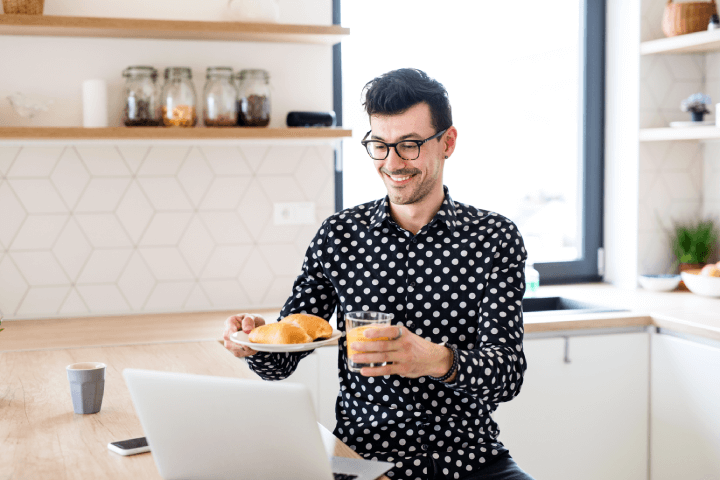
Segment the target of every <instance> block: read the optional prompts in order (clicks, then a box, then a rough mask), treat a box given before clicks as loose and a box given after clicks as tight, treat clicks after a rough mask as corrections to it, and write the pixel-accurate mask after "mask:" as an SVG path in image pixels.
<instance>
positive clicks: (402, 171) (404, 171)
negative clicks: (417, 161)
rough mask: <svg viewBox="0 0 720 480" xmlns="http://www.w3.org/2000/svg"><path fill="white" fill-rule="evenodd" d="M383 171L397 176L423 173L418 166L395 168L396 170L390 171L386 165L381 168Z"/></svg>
mask: <svg viewBox="0 0 720 480" xmlns="http://www.w3.org/2000/svg"><path fill="white" fill-rule="evenodd" d="M380 172H381V173H384V174H385V175H395V176H404V175H415V174H417V173H421V172H420V170H418V169H416V168H402V169H400V170H395V171H394V172H391V171H389V170H388V169H386V168H385V167H383V168H381V169H380Z"/></svg>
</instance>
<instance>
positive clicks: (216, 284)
mask: <svg viewBox="0 0 720 480" xmlns="http://www.w3.org/2000/svg"><path fill="white" fill-rule="evenodd" d="M202 284H203V287H204V289H205V294H206V295H207V296H208V298H209V299H210V303H211V304H212V306H213V307H214V308H217V309H225V308H233V307H234V306H237V305H248V304H250V299H249V298H248V296H247V294H246V293H245V292H244V291H243V289H242V287H241V286H240V283H239V282H238V281H237V280H234V279H233V280H206V281H204V282H203V283H202ZM288 290H289V287H288ZM278 306H280V305H278Z"/></svg>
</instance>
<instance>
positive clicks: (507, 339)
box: [444, 220, 527, 403]
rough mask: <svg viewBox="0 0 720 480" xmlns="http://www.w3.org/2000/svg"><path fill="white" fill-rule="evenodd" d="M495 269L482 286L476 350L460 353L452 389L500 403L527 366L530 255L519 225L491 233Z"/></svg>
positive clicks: (517, 385) (507, 397) (510, 394)
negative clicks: (526, 300) (525, 302)
mask: <svg viewBox="0 0 720 480" xmlns="http://www.w3.org/2000/svg"><path fill="white" fill-rule="evenodd" d="M493 237H494V240H496V242H497V243H496V246H495V248H494V249H493V250H494V258H493V266H492V269H491V271H490V272H488V273H487V274H486V275H485V278H486V281H485V282H484V284H483V283H480V284H479V285H478V289H480V290H481V291H483V292H484V294H483V295H481V297H482V300H481V303H480V308H479V310H478V324H477V342H476V345H477V348H473V349H471V350H461V349H458V357H459V358H458V370H457V375H456V376H455V379H454V380H453V382H448V383H445V384H444V385H446V386H447V387H448V388H451V389H457V390H461V391H464V392H467V393H470V394H472V395H474V396H478V397H481V398H482V399H483V400H484V401H486V402H492V403H500V402H506V401H509V400H511V399H513V398H514V397H515V396H517V394H518V393H520V386H521V385H522V381H523V375H524V373H525V370H526V368H527V365H526V361H525V354H524V352H523V333H524V330H523V312H522V297H523V293H524V292H525V260H526V258H527V253H526V251H525V247H524V245H523V241H522V237H521V236H520V233H519V232H518V230H517V227H516V226H515V225H514V224H513V223H512V222H510V221H507V220H505V221H504V222H503V225H502V226H500V227H499V228H498V230H497V231H496V233H495V234H493Z"/></svg>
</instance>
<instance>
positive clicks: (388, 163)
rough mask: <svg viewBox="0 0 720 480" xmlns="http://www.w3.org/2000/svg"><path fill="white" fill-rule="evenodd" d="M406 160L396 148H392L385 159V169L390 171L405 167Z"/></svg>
mask: <svg viewBox="0 0 720 480" xmlns="http://www.w3.org/2000/svg"><path fill="white" fill-rule="evenodd" d="M405 162H406V160H404V159H403V158H402V157H401V156H400V155H398V153H397V151H396V150H395V149H394V148H391V149H390V151H389V152H388V156H387V158H386V159H385V169H386V170H388V171H390V172H395V171H397V170H400V169H402V168H404V167H405Z"/></svg>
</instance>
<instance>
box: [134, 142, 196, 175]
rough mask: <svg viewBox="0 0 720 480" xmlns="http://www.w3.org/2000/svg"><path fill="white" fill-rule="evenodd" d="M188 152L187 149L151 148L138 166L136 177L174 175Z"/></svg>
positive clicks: (175, 147)
mask: <svg viewBox="0 0 720 480" xmlns="http://www.w3.org/2000/svg"><path fill="white" fill-rule="evenodd" d="M189 151H190V149H189V148H188V147H179V146H164V145H163V146H153V147H151V148H150V151H149V152H148V153H147V155H146V156H145V159H144V160H143V162H142V164H141V165H140V168H139V169H138V175H139V176H155V175H175V174H176V173H177V172H178V170H180V166H181V165H182V163H183V160H185V157H186V156H187V155H188V153H189Z"/></svg>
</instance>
